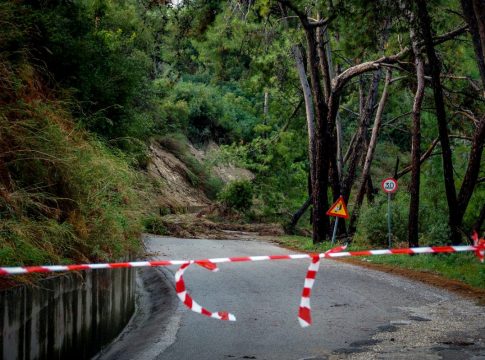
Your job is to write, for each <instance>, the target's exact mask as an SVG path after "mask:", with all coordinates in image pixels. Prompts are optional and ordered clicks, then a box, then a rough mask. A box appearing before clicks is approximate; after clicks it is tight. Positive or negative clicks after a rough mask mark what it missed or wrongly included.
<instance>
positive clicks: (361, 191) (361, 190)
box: [349, 70, 391, 234]
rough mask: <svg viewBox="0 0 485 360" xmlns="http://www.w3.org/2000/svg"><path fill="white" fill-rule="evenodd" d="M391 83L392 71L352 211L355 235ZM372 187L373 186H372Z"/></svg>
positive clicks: (375, 120)
mask: <svg viewBox="0 0 485 360" xmlns="http://www.w3.org/2000/svg"><path fill="white" fill-rule="evenodd" d="M390 81H391V71H390V70H388V71H387V72H386V80H385V82H384V89H383V90H382V95H381V99H380V101H379V106H378V107H377V112H376V117H375V119H374V126H373V127H372V135H371V138H370V141H369V146H368V147H367V154H366V157H365V160H364V165H363V168H362V181H361V184H360V188H359V192H358V193H357V197H356V199H355V205H354V208H353V210H352V216H351V218H350V225H349V232H350V233H351V234H353V233H354V232H355V227H356V223H357V220H358V218H359V210H360V207H361V206H362V202H363V201H364V196H365V194H366V190H367V188H368V185H369V175H370V168H371V165H372V160H373V158H374V152H375V148H376V145H377V137H378V135H379V130H380V128H381V123H382V115H383V113H384V107H385V104H386V102H387V98H388V95H389V91H388V89H389V83H390ZM371 186H372V185H371Z"/></svg>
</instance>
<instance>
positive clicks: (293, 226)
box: [287, 197, 312, 234]
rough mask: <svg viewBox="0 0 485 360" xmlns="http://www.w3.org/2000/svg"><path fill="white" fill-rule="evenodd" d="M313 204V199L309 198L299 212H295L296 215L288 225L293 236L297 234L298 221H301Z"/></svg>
mask: <svg viewBox="0 0 485 360" xmlns="http://www.w3.org/2000/svg"><path fill="white" fill-rule="evenodd" d="M311 204H312V198H311V197H309V198H308V199H307V200H306V201H305V202H304V203H303V205H302V206H301V207H300V208H299V209H298V210H297V211H295V213H294V214H293V216H292V217H291V221H290V223H289V224H288V229H287V232H289V233H290V234H293V233H294V232H295V229H296V225H297V224H298V221H300V218H301V217H302V216H303V214H304V213H305V212H306V211H307V209H308V208H309V207H310V205H311Z"/></svg>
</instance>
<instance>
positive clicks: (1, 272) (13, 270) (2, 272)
mask: <svg viewBox="0 0 485 360" xmlns="http://www.w3.org/2000/svg"><path fill="white" fill-rule="evenodd" d="M467 251H472V252H475V253H477V256H479V257H480V259H481V260H482V259H483V253H484V251H485V241H483V239H481V242H480V244H477V245H463V246H429V247H417V248H402V249H382V250H365V251H342V252H330V253H320V254H293V255H270V256H246V257H230V258H214V259H204V260H156V261H130V262H120V263H104V264H103V263H101V264H79V265H43V266H18V267H0V276H6V275H20V274H29V273H48V272H62V271H82V270H95V269H118V268H130V267H133V268H138V267H158V266H170V265H183V264H189V263H194V264H198V265H201V264H207V263H212V264H220V263H228V262H247V261H267V260H297V259H312V258H313V257H314V256H318V257H319V258H320V259H322V258H343V257H351V256H372V255H399V254H408V255H410V254H430V253H455V252H467Z"/></svg>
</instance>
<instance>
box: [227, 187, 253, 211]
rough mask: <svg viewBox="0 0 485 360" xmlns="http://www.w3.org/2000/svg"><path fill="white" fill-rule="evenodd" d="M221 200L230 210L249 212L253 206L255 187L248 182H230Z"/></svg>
mask: <svg viewBox="0 0 485 360" xmlns="http://www.w3.org/2000/svg"><path fill="white" fill-rule="evenodd" d="M219 200H220V201H221V202H222V203H223V204H224V205H226V206H227V207H228V208H230V209H234V210H237V211H241V212H247V211H248V210H249V209H250V208H251V206H252V205H253V187H252V185H251V183H250V182H249V181H247V180H240V181H233V182H230V183H229V184H227V185H226V187H225V188H224V189H223V190H222V192H221V193H220V194H219Z"/></svg>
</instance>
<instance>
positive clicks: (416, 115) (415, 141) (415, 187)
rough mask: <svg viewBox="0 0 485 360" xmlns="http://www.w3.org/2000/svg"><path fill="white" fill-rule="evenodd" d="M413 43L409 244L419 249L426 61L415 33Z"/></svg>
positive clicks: (412, 32) (412, 35)
mask: <svg viewBox="0 0 485 360" xmlns="http://www.w3.org/2000/svg"><path fill="white" fill-rule="evenodd" d="M411 41H412V43H413V52H414V64H415V67H416V80H417V86H416V93H415V95H414V103H413V130H412V147H411V183H410V184H409V193H410V194H411V199H410V202H409V222H408V244H409V247H417V246H418V245H419V240H418V230H419V183H420V177H421V107H422V105H423V99H424V89H425V80H424V61H423V58H422V55H421V51H420V49H419V45H418V42H417V39H416V35H415V34H414V31H411Z"/></svg>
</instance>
